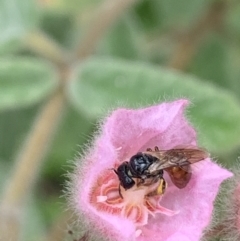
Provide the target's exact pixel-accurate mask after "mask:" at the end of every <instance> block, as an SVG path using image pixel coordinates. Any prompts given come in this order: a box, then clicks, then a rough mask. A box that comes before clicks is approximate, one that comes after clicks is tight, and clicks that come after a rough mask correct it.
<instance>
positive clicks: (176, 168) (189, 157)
mask: <svg viewBox="0 0 240 241" xmlns="http://www.w3.org/2000/svg"><path fill="white" fill-rule="evenodd" d="M207 157H208V153H207V152H206V151H205V150H203V149H201V148H198V147H196V146H187V145H183V146H177V147H174V148H173V149H169V150H159V148H158V147H155V148H154V150H152V149H151V148H148V149H147V150H146V151H145V152H138V153H137V154H136V155H134V156H132V157H131V158H130V160H129V162H123V163H122V164H121V165H119V166H118V168H117V170H115V169H114V172H115V173H116V174H117V176H118V178H119V182H120V186H122V187H123V188H124V189H125V190H128V189H130V188H132V187H133V186H134V185H135V184H137V186H140V185H151V184H153V183H155V182H157V181H159V180H160V184H159V185H160V186H159V187H158V191H157V193H158V194H162V193H164V191H165V188H166V182H165V179H164V178H163V174H164V171H166V172H167V173H168V174H169V176H170V179H171V181H172V182H173V184H174V185H175V186H176V187H178V188H180V189H181V188H184V187H186V185H187V184H188V183H189V181H190V179H191V175H192V174H191V166H190V165H191V164H193V163H196V162H199V161H202V160H204V159H206V158H207ZM134 179H137V183H136V181H135V180H134ZM119 190H120V188H119ZM119 193H120V192H119ZM120 196H121V193H120Z"/></svg>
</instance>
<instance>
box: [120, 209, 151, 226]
mask: <svg viewBox="0 0 240 241" xmlns="http://www.w3.org/2000/svg"><path fill="white" fill-rule="evenodd" d="M123 215H124V216H125V217H126V218H128V219H130V220H132V221H134V222H135V223H136V224H139V225H145V224H147V221H148V213H147V209H146V208H145V207H144V206H143V205H142V206H140V205H127V206H125V207H124V209H123Z"/></svg>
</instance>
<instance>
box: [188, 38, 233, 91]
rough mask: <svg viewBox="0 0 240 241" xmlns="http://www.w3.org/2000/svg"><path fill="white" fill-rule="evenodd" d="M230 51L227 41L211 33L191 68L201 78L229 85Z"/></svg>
mask: <svg viewBox="0 0 240 241" xmlns="http://www.w3.org/2000/svg"><path fill="white" fill-rule="evenodd" d="M228 52H229V49H228V46H227V44H226V41H224V40H223V39H221V38H220V36H219V35H217V34H211V35H210V36H208V38H207V40H205V41H204V43H203V44H202V45H201V46H200V49H199V50H198V53H197V55H196V57H195V58H194V59H193V61H192V64H191V66H190V68H189V70H190V72H191V73H192V74H195V75H197V76H198V77H200V78H201V79H206V80H208V81H212V82H215V83H217V84H219V85H220V86H222V87H228V85H229V84H230V83H229V79H228V78H227V77H228V73H227V69H228V61H229V60H228V58H227V57H228Z"/></svg>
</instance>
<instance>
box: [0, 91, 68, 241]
mask: <svg viewBox="0 0 240 241" xmlns="http://www.w3.org/2000/svg"><path fill="white" fill-rule="evenodd" d="M64 100H65V99H64V95H63V92H62V91H61V90H60V89H59V90H58V91H56V93H54V94H53V95H52V96H51V98H50V99H49V101H47V103H46V104H45V106H44V107H43V109H42V111H41V112H40V113H39V115H38V117H37V119H36V122H35V123H34V125H33V128H32V130H31V131H30V133H29V136H28V138H27V141H26V143H25V145H24V147H23V149H22V150H21V152H20V154H19V156H18V157H17V159H16V166H15V169H14V170H13V173H12V176H11V177H10V178H9V182H8V183H7V186H6V189H5V193H4V194H3V199H2V203H1V207H0V233H1V235H3V234H4V237H3V240H12V241H14V240H18V239H17V237H19V235H18V233H19V226H20V222H21V218H20V217H21V213H20V210H21V205H22V204H23V202H24V200H25V199H26V197H27V196H28V194H29V190H31V189H30V188H31V187H32V185H33V184H34V182H35V180H36V177H37V174H38V171H39V166H40V163H41V160H42V158H43V156H44V154H45V152H46V150H47V148H48V147H49V144H50V140H51V139H52V137H53V134H54V130H55V129H56V126H57V123H58V121H59V118H60V116H61V114H62V112H63V108H64V102H65V101H64ZM1 237H2V236H1Z"/></svg>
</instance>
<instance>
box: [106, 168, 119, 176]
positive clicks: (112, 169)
mask: <svg viewBox="0 0 240 241" xmlns="http://www.w3.org/2000/svg"><path fill="white" fill-rule="evenodd" d="M108 170H111V171H114V172H115V173H116V174H117V175H118V173H117V171H116V169H114V168H109V169H108Z"/></svg>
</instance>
